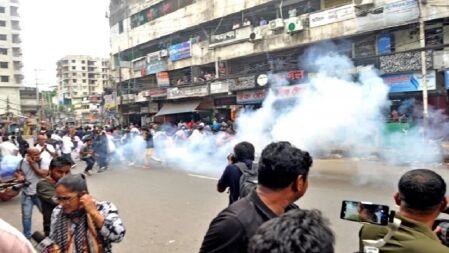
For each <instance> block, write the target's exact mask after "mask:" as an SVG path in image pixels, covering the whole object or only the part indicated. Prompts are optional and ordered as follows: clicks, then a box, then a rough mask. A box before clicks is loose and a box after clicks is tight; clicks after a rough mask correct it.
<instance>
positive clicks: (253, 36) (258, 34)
mask: <svg viewBox="0 0 449 253" xmlns="http://www.w3.org/2000/svg"><path fill="white" fill-rule="evenodd" d="M261 39H263V37H262V31H261V30H260V28H259V27H255V28H254V29H253V32H252V33H250V34H249V41H257V40H261Z"/></svg>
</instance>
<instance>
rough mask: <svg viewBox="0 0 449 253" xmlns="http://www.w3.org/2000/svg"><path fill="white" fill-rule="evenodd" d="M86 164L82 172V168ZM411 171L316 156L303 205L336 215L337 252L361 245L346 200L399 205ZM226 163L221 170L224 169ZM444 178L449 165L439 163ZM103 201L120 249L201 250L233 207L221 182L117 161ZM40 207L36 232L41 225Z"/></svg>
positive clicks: (15, 209)
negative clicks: (110, 210)
mask: <svg viewBox="0 0 449 253" xmlns="http://www.w3.org/2000/svg"><path fill="white" fill-rule="evenodd" d="M82 167H83V164H80V166H78V167H77V168H76V169H75V172H80V171H81V169H82ZM406 169H407V168H404V167H397V166H386V165H383V164H381V163H378V162H372V161H360V160H358V161H356V160H348V159H339V160H316V161H315V163H314V166H313V168H312V169H311V177H310V186H309V190H308V192H307V193H306V195H305V196H304V198H302V199H300V200H299V201H298V203H297V204H298V205H300V206H301V207H302V208H316V209H319V210H321V211H322V212H323V214H324V215H325V216H326V217H328V218H329V219H330V220H331V223H332V228H333V230H334V231H335V233H336V236H337V243H336V252H342V253H346V252H354V251H356V250H357V245H358V239H357V233H358V230H359V228H360V225H359V224H357V223H353V222H349V221H343V220H340V218H339V215H340V207H341V201H342V200H364V201H371V202H375V203H381V204H387V205H390V207H393V208H395V206H394V204H393V201H392V195H393V192H394V190H395V188H396V182H397V180H398V178H399V176H400V174H401V173H403V172H404V171H405V170H406ZM221 170H222V168H217V173H216V174H219V173H220V171H221ZM436 170H437V171H439V172H440V173H441V174H442V175H444V178H446V179H448V178H449V173H448V170H447V169H445V168H436ZM88 180H89V181H88V184H89V188H90V189H89V190H90V192H91V194H92V195H93V196H94V197H95V198H96V199H98V200H109V201H111V202H113V203H115V204H116V205H117V206H118V208H119V212H120V215H121V217H122V219H123V222H124V224H125V226H126V228H127V234H126V237H125V239H124V240H123V241H122V242H121V243H119V244H116V245H114V248H113V249H114V252H170V253H189V252H198V249H199V247H200V245H201V241H202V238H203V236H204V234H205V232H206V230H207V227H208V225H209V222H210V221H211V219H212V218H213V217H214V216H215V215H216V214H217V213H218V212H219V211H220V210H222V209H223V208H224V207H226V205H227V194H224V193H223V194H220V193H218V192H216V190H215V189H216V179H214V177H209V176H204V175H194V174H190V173H189V172H187V171H180V170H176V169H171V168H167V167H164V166H161V165H158V164H153V165H152V166H151V168H143V167H138V166H135V167H127V166H113V167H112V168H111V169H110V170H108V171H106V172H104V173H101V174H94V175H93V176H92V177H90V178H89V179H88ZM0 217H1V218H2V219H4V220H6V221H7V222H9V223H11V224H12V225H14V226H16V227H17V228H21V222H20V217H21V216H20V201H19V198H15V199H13V200H11V201H9V202H3V203H0ZM41 224H42V218H41V215H40V214H39V212H38V211H37V210H36V209H35V210H34V215H33V231H34V230H41V228H42V225H41Z"/></svg>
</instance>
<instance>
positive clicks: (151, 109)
mask: <svg viewBox="0 0 449 253" xmlns="http://www.w3.org/2000/svg"><path fill="white" fill-rule="evenodd" d="M158 111H159V104H158V103H150V104H149V107H148V112H149V113H157V112H158Z"/></svg>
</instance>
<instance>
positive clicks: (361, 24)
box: [355, 0, 419, 32]
mask: <svg viewBox="0 0 449 253" xmlns="http://www.w3.org/2000/svg"><path fill="white" fill-rule="evenodd" d="M355 15H356V18H357V21H356V24H357V31H359V32H362V31H370V30H377V29H379V28H386V27H391V26H397V25H403V24H407V23H411V22H415V21H417V20H418V18H419V8H418V1H416V0H400V1H396V2H392V3H387V4H382V5H377V4H376V5H373V7H371V8H368V9H365V8H364V9H361V8H356V13H355Z"/></svg>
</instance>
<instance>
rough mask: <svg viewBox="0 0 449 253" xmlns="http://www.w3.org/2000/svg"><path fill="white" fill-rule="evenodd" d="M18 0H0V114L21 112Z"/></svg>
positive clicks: (20, 54) (21, 76)
mask: <svg viewBox="0 0 449 253" xmlns="http://www.w3.org/2000/svg"><path fill="white" fill-rule="evenodd" d="M20 30H21V29H20V15H19V1H18V0H0V114H5V112H7V111H8V112H10V113H12V114H15V115H20V114H21V105H20V92H19V90H20V88H21V87H22V80H23V74H22V66H23V64H22V49H21V39H20Z"/></svg>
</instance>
